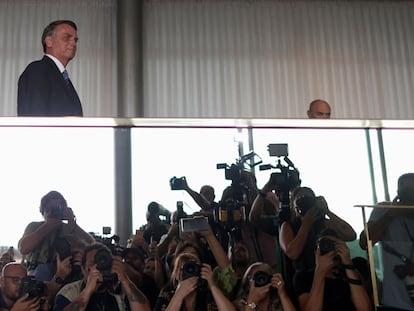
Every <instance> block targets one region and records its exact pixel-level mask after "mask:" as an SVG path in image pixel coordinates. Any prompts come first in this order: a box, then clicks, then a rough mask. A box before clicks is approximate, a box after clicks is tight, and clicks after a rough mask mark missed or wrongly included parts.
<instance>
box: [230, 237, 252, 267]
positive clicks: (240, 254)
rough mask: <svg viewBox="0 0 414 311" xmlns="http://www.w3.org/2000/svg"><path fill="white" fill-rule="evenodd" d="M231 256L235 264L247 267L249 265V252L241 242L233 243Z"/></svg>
mask: <svg viewBox="0 0 414 311" xmlns="http://www.w3.org/2000/svg"><path fill="white" fill-rule="evenodd" d="M233 255H234V260H235V261H236V263H237V264H239V265H247V264H248V263H249V251H248V249H247V247H246V245H244V244H243V243H242V242H235V243H234V248H233Z"/></svg>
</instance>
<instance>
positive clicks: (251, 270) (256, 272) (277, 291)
mask: <svg viewBox="0 0 414 311" xmlns="http://www.w3.org/2000/svg"><path fill="white" fill-rule="evenodd" d="M234 304H235V306H236V307H237V310H238V311H251V310H260V311H281V310H283V311H296V308H295V307H294V305H293V303H292V301H291V299H290V297H289V295H288V293H287V291H286V289H285V283H284V281H283V278H282V275H281V274H280V273H273V271H272V268H271V267H270V265H268V264H266V263H263V262H255V263H253V264H251V265H250V266H249V267H248V268H247V270H246V272H245V274H244V276H243V279H242V282H241V286H240V290H239V293H238V295H237V298H236V300H235V301H234Z"/></svg>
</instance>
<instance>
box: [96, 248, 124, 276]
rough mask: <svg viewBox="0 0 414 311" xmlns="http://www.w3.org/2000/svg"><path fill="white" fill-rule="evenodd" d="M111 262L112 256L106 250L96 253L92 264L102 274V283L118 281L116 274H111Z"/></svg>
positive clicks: (102, 249)
mask: <svg viewBox="0 0 414 311" xmlns="http://www.w3.org/2000/svg"><path fill="white" fill-rule="evenodd" d="M112 261H113V258H112V254H111V252H110V251H109V250H107V249H106V248H101V249H98V250H97V251H96V254H95V257H94V263H95V265H96V269H98V270H99V271H100V272H101V273H102V276H103V283H112V282H116V281H117V280H118V276H117V275H116V273H113V272H111V270H112Z"/></svg>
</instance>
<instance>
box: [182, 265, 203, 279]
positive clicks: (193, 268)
mask: <svg viewBox="0 0 414 311" xmlns="http://www.w3.org/2000/svg"><path fill="white" fill-rule="evenodd" d="M200 275H201V264H199V263H198V262H196V261H187V262H186V263H185V264H184V265H183V268H182V274H181V278H182V279H183V280H186V279H188V278H191V277H193V276H197V277H200Z"/></svg>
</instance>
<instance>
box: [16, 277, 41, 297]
mask: <svg viewBox="0 0 414 311" xmlns="http://www.w3.org/2000/svg"><path fill="white" fill-rule="evenodd" d="M27 293H28V294H29V297H28V299H33V298H41V297H44V296H46V295H47V286H46V284H45V283H43V282H42V281H38V280H36V278H35V277H34V276H27V277H25V278H23V279H22V280H21V282H20V288H19V296H20V297H22V296H23V295H25V294H27Z"/></svg>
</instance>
